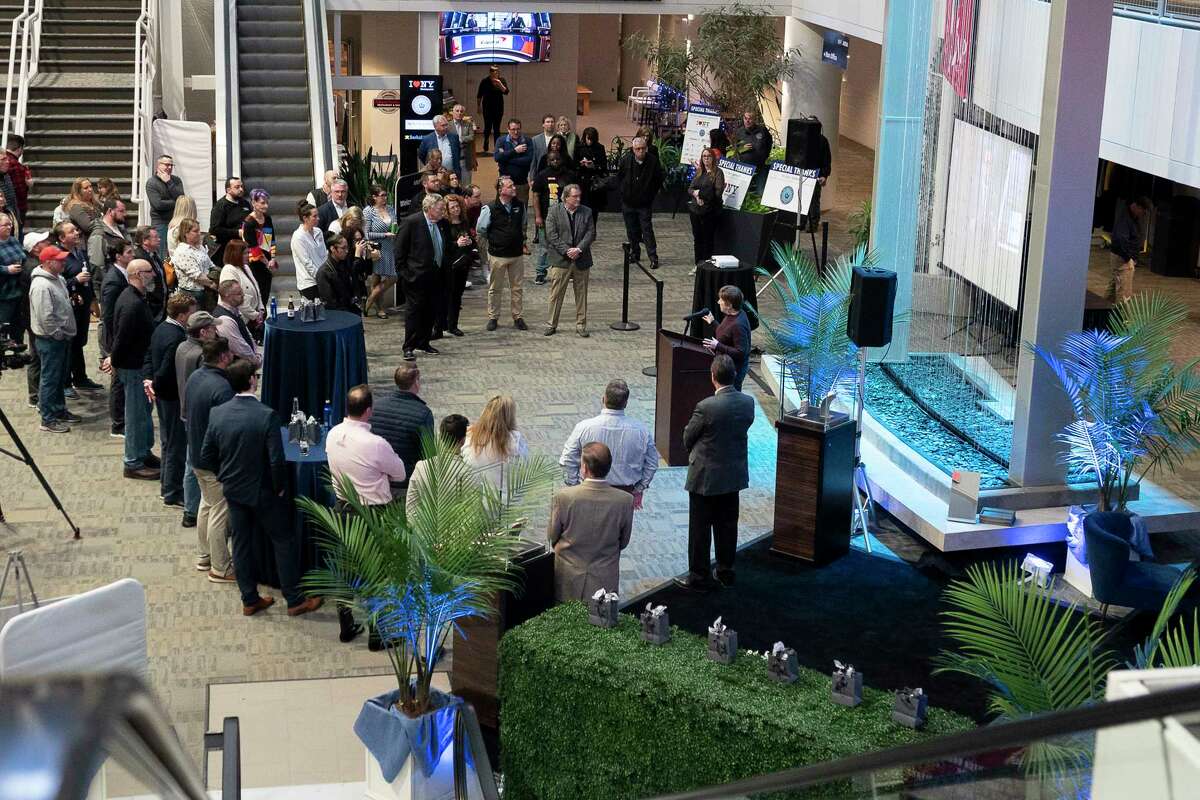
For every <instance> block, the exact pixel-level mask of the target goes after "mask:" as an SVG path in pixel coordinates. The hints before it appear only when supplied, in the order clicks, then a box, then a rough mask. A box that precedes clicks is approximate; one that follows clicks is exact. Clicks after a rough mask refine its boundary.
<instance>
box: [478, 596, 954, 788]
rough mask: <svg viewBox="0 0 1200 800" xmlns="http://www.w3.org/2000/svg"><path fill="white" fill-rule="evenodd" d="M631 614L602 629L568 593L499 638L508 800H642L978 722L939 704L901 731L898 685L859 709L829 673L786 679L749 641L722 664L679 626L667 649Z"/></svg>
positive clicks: (872, 693)
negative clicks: (841, 696)
mask: <svg viewBox="0 0 1200 800" xmlns="http://www.w3.org/2000/svg"><path fill="white" fill-rule="evenodd" d="M620 617H621V621H620V624H619V625H618V626H617V627H616V628H612V629H609V630H604V629H601V628H596V627H593V626H591V625H589V624H588V622H587V610H586V608H585V607H584V606H583V605H582V604H580V603H570V604H566V605H562V606H558V607H556V608H553V609H551V610H550V611H547V612H546V613H544V614H542V615H541V616H539V617H536V618H535V619H532V620H530V621H529V622H527V623H525V624H524V625H521V626H519V627H517V628H514V629H513V630H511V631H509V632H508V634H506V635H505V637H504V639H503V640H502V641H501V644H500V684H499V693H500V723H501V729H500V730H501V733H500V736H501V767H502V769H503V771H504V787H505V793H504V795H505V799H506V800H523V799H524V798H530V800H534V799H535V798H536V800H559V799H560V798H561V800H588V799H589V798H595V800H620V798H631V799H633V798H644V797H650V796H653V795H656V794H662V793H667V792H680V791H686V790H689V789H697V788H701V787H704V786H711V785H714V784H720V783H725V782H728V781H732V780H737V779H740V778H746V777H750V776H752V775H759V774H763V773H768V772H775V771H777V770H780V769H786V768H789V767H797V766H802V765H804V764H810V763H816V762H821V761H828V760H830V759H833V758H839V757H842V756H847V755H851V754H854V753H859V752H863V751H869V750H878V749H882V748H886V747H892V746H895V745H900V744H905V743H908V742H913V741H916V740H918V739H922V738H928V737H932V736H937V735H941V734H947V733H952V732H955V731H960V730H966V729H969V728H971V727H973V726H974V724H973V723H972V722H971V721H970V720H968V719H967V718H965V717H961V716H959V715H956V714H952V713H950V712H948V711H943V710H941V709H936V708H934V709H931V710H930V712H929V720H928V722H927V724H926V726H925V728H924V729H923V730H921V731H913V730H909V729H907V728H902V727H900V726H899V725H896V724H895V723H893V722H892V721H891V710H892V700H893V696H892V694H890V693H888V692H882V691H877V690H874V689H869V688H868V689H864V690H863V702H862V704H861V705H859V706H858V707H857V708H846V707H843V706H839V705H835V704H834V703H832V702H831V701H830V699H829V695H830V676H829V674H828V673H826V674H820V673H818V672H815V671H813V670H809V669H805V668H803V667H802V668H801V670H800V678H799V680H797V681H796V682H795V683H793V684H790V685H784V684H780V683H776V682H775V681H773V680H771V679H770V678H768V677H767V670H766V662H765V661H764V660H763V659H762V658H761V656H755V655H751V654H749V653H748V652H746V651H743V652H742V653H741V654H740V655H739V656H738V659H737V661H735V662H734V664H733V665H731V666H722V665H720V664H717V663H715V662H713V661H710V660H709V659H708V658H706V657H705V651H706V649H707V646H708V645H707V642H706V640H704V639H702V638H701V637H698V636H695V635H693V634H691V633H687V632H685V631H681V630H679V629H678V628H674V629H673V638H672V640H671V642H670V643H668V644H667V645H664V646H662V647H657V646H654V645H650V644H646V643H644V642H642V641H641V639H640V638H639V632H640V627H639V625H638V622H637V620H636V618H635V617H633V616H632V615H629V614H621V615H620ZM788 644H789V646H794V647H797V648H799V647H803V646H804V644H803V642H788ZM832 666H833V665H832V664H831V665H830V668H831V671H832ZM867 678H868V679H869V678H870V676H869V675H868V676H867Z"/></svg>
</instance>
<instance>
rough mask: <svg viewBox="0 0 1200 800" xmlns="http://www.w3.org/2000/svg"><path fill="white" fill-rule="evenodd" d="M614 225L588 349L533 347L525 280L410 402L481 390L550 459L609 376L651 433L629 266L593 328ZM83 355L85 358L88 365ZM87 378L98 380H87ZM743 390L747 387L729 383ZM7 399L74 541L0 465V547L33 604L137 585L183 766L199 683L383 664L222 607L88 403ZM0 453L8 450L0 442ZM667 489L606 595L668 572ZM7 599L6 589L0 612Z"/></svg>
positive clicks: (760, 513)
mask: <svg viewBox="0 0 1200 800" xmlns="http://www.w3.org/2000/svg"><path fill="white" fill-rule="evenodd" d="M656 226H657V229H658V231H659V242H660V245H659V247H660V251H661V253H662V258H663V267H662V269H660V270H659V272H658V273H657V274H658V277H660V278H661V279H662V280H664V281H665V282H666V286H665V297H666V300H665V312H664V314H665V318H666V319H667V320H668V321H669V320H671V319H677V318H680V317H682V316H683V314H685V313H687V312H688V311H690V310H691V309H690V303H691V291H692V288H691V287H692V280H691V278H690V277H689V276H688V271H689V269H690V268H691V265H690V264H688V263H686V262H687V261H688V260H689V256H690V253H691V234H690V230H689V226H688V220H687V218H686V216H679V217H678V218H676V219H674V220H672V219H671V218H670V216H669V215H663V216H661V217H659V218H658V219H656ZM618 231H620V218H619V217H617V216H614V215H611V214H607V215H604V217H603V218H602V220H601V224H600V240H599V242H598V243H597V245H596V248H595V254H596V266H595V268H594V272H593V276H592V281H591V292H590V298H591V303H590V320H589V326H590V328H591V331H592V336H591V338H589V339H579V338H576V337H575V336H574V335H572V333H571V329H570V326H564V327H565V331H564V332H561V333H560V334H559V335H557V336H554V337H552V338H547V337H543V336H542V335H541V326H542V323H543V322H544V321H545V316H546V305H547V303H546V300H547V296H548V287H539V286H533V285H532V284H528V283H527V286H526V291H525V301H526V311H525V317H526V320H527V321H528V322H529V325H530V328H531V330H530V331H529V332H526V333H523V332H520V331H517V330H515V329H514V328H513V327H512V326H511V323H507V324H506V323H504V321H503V320H502V325H501V327H500V329H499V330H498V331H496V332H495V333H490V334H489V333H486V332H485V331H484V323H485V322H486V313H485V308H484V305H485V297H484V291H483V290H482V289H481V288H476V289H472V290H468V292H467V294H466V298H465V303H464V306H465V307H464V311H463V322H462V327H463V329H464V330H465V331H466V332H467V336H466V337H464V338H462V339H448V340H444V341H441V342H439V343H438V345H439V347H440V348H441V350H442V355H440V356H436V357H424V358H422V359H421V361H420V365H421V368H422V379H423V384H424V388H423V395H424V396H425V398H426V399H427V401H428V402H429V404H430V406H431V407H432V409H433V412H434V415H435V416H436V417H437V418H441V417H442V416H443V415H445V414H448V413H451V412H459V413H463V414H466V415H467V416H468V418H471V419H474V418H475V417H476V416H477V415H478V414H479V411H480V410H481V409H482V407H483V404H484V401H485V400H486V398H487V396H488V395H489V394H491V393H493V392H497V391H505V392H510V393H511V394H512V395H513V396H514V397H515V398H516V401H517V407H518V418H519V423H520V427H521V429H522V430H523V431H524V432H525V434H526V436H527V437H528V438H529V440H530V444H531V447H532V449H533V450H534V451H536V452H540V453H545V454H548V455H552V456H555V457H557V455H558V453H559V451H560V448H561V447H562V443H563V440H564V439H565V437H566V436H567V434H568V433H569V432H570V430H571V428H572V426H573V425H574V424H575V422H577V421H578V420H579V419H581V418H583V417H586V416H590V415H592V414H594V413H596V411H597V410H598V408H599V403H600V396H601V393H602V392H603V388H604V384H605V383H606V382H607V381H608V380H609V379H610V378H612V377H616V376H620V377H623V378H625V379H626V380H627V381H629V384H630V387H631V389H632V398H631V400H630V413H632V414H634V415H636V416H637V417H639V418H640V419H642V420H644V421H646V422H647V423H650V422H652V414H653V403H654V395H653V391H654V384H653V380H654V379H653V378H648V377H646V376H644V375H642V372H641V370H642V367H644V366H647V365H650V364H652V363H653V361H654V355H653V353H654V350H653V340H654V335H653V330H654V292H653V287H652V286H651V285H650V282H649V281H648V280H647V279H646V278H645V277H644V276H643V275H642V274H641V273H640V272H638V271H635V273H634V275H633V277H632V290H631V295H632V296H631V299H630V318H631V319H632V320H634V321H636V322H639V323H640V324H641V325H642V328H641V330H639V331H636V332H629V333H624V332H617V331H613V330H611V329H610V328H609V323H611V322H613V321H616V320H617V319H619V318H620V297H621V269H620V256H619V254H620V243H621V237H620V236H619V234H618ZM529 272H530V274H532V270H530V271H529ZM567 304H568V306H569V305H570V300H568V303H567ZM365 324H366V336H367V350H368V359H369V363H370V370H371V382H372V384H373V385H375V386H377V387H384V386H388V385H390V384H391V374H392V371H393V370H394V369H395V367H396V365H397V364H398V363H399V361H400V356H401V342H402V339H403V331H404V323H403V319H402V315H393V317H392V318H391V319H388V320H386V321H382V320H375V319H371V320H368V321H367V322H366V323H365ZM668 324H669V322H668ZM94 347H95V346H94V344H93V345H92V346H91V348H92V349H91V356H90V360H89V361H90V363H95V358H96V353H95V349H94ZM93 377H102V376H99V373H98V372H97V373H94V374H93ZM752 384H753V381H748V382H747V387H751V386H752ZM754 391H756V392H757V387H754ZM25 398H26V391H25V376H24V374H22V373H20V372H17V373H10V374H8V375H6V376H4V379H3V380H2V381H0V407H3V409H4V410H5V411H6V412H7V413H8V415H9V417H10V419H11V420H12V423H13V425H14V427H15V428H16V429H17V431H18V432H19V433H20V435H21V437H22V438H23V440H24V441H25V443H26V445H27V446H28V448H29V450H30V452H31V453H32V454H33V456H34V458H35V459H36V461H37V463H38V465H39V466H40V467H41V469H42V470H43V472H44V473H45V475H46V477H47V479H48V480H49V482H50V484H51V485H52V486H53V487H54V489H55V491H56V492H57V493H58V495H59V497H60V498H61V500H62V502H63V505H64V507H65V508H66V510H67V512H68V513H69V514H70V515H71V517H72V518H73V519H74V520H75V522H76V523H77V524H78V525H79V526H80V527H81V528H82V529H83V538H82V540H81V541H78V542H75V541H71V539H70V532H69V531H68V529H67V527H66V524H65V523H64V522H63V520H62V518H61V516H59V514H58V513H57V511H56V510H55V509H54V507H53V505H52V504H51V502H50V500H49V499H48V498H47V497H46V495H45V494H44V493H43V492H42V490H41V487H40V486H39V485H38V483H37V480H36V479H35V477H34V475H33V474H32V473H31V472H30V470H29V469H27V468H26V467H25V466H23V465H21V464H19V463H17V462H15V461H11V460H9V459H0V503H2V504H3V508H4V513H5V515H6V519H7V525H3V526H0V538H2V546H3V549H5V550H12V549H21V550H23V551H24V553H25V558H26V560H27V562H28V564H29V568H30V571H31V573H32V577H33V580H34V585H35V588H36V589H37V591H38V593H39V595H40V596H42V597H56V596H61V595H65V594H71V593H76V592H79V591H83V590H86V589H89V588H93V587H96V586H99V585H102V584H105V583H108V582H111V581H113V580H116V579H118V578H123V577H133V578H136V579H137V580H139V581H141V582H142V583H143V584H145V586H146V590H147V596H148V602H149V609H148V611H149V647H150V670H151V679H152V683H153V686H154V687H155V689H156V690H157V691H158V692H159V695H160V697H161V698H162V700H163V701H164V703H165V704H166V707H167V710H168V712H169V713H170V715H171V718H172V720H173V721H174V722H175V724H176V727H177V730H178V732H179V735H180V736H181V738H182V740H183V741H184V743H185V744H186V745H187V747H188V749H189V751H190V752H191V753H192V754H193V755H194V756H195V757H196V758H199V756H200V752H201V734H202V733H203V728H204V721H205V720H204V712H205V708H204V697H205V691H204V690H205V686H206V685H208V684H209V683H227V682H234V681H264V680H278V679H296V678H311V677H329V676H341V675H362V674H373V673H382V672H386V671H387V669H388V668H387V664H386V662H385V661H384V660H383V659H382V658H380V657H379V656H378V655H377V654H374V653H370V652H368V651H367V649H366V643H365V642H362V641H360V642H355V643H354V644H352V645H342V644H340V643H338V641H337V624H336V620H335V615H334V613H333V611H332V610H328V609H322V610H321V611H320V612H318V613H316V614H314V615H310V616H309V617H305V618H302V619H289V618H288V617H287V616H286V615H285V614H284V613H283V612H282V609H281V608H279V607H278V606H277V607H276V608H274V609H271V610H270V611H268V612H266V613H264V614H260V615H259V616H256V617H254V618H251V619H248V618H244V617H242V616H241V614H240V613H239V606H240V603H239V599H238V595H237V592H236V588H235V587H231V586H217V585H214V584H211V583H209V582H207V581H206V580H204V579H203V577H202V574H201V573H198V572H197V571H196V570H195V569H194V568H193V566H192V563H193V558H194V554H195V532H194V530H192V529H184V528H181V527H180V526H179V518H180V514H179V511H178V510H177V509H167V508H164V507H163V505H162V501H161V500H160V499H159V498H158V484H157V483H145V482H137V481H130V480H125V479H124V478H122V477H121V453H122V441H121V440H119V439H114V438H111V437H110V436H109V435H108V417H107V411H106V405H105V396H104V393H103V392H96V393H91V394H84V395H83V396H82V397H80V399H78V400H74V401H71V400H69V401H68V407H69V408H70V409H71V410H72V411H74V412H75V413H77V414H80V415H81V416H83V417H84V420H85V421H84V422H83V423H82V424H80V425H76V426H75V427H74V428H73V430H72V431H71V433H69V434H66V435H57V434H48V433H39V432H38V431H37V413H36V411H34V410H33V409H30V408H28V407H27V405H26V403H25ZM762 405H763V407H764V408H766V409H767V410H768V411H769V410H770V409H771V401H770V399H769V398H763V402H762ZM752 435H753V437H754V442H753V444H752V450H753V452H754V457H753V463H752V479H751V480H752V486H751V489H750V490H749V491H747V492H745V493H744V494H743V500H742V531H741V533H742V536H743V538H745V539H749V538H753V537H755V536H758V535H761V534H762V533H763V532H765V531H766V530H767V529H768V527H769V525H770V519H771V496H772V490H773V482H774V446H773V431H772V430H771V427H770V424H769V422H768V419H767V417H766V416H765V415H764V414H763V413H762V411H760V412H759V416H758V419H757V421H756V423H755V426H754V428H753V431H752ZM4 439H7V437H4ZM0 447H5V448H7V449H13V448H12V447H11V446H10V444H9V443H8V442H7V441H3V442H0ZM683 480H684V470H683V469H682V468H672V469H667V468H664V469H662V470H660V472H659V473H658V476H657V477H656V478H655V481H654V483H653V485H652V486H651V489H650V491H649V493H648V494H647V496H646V501H645V510H644V511H642V512H640V513H639V514H638V515H637V518H636V521H635V529H634V536H633V540H632V543H631V544H630V547H629V549H628V550H627V551H626V554H625V556H624V558H623V559H622V575H621V589H622V594H624V595H627V596H628V595H630V594H631V593H637V592H640V591H643V590H646V589H649V588H651V587H653V586H654V585H656V584H658V583H660V582H662V581H663V580H665V579H668V578H670V577H671V576H673V575H675V574H676V573H679V572H681V571H683V570H684V569H685V565H686V555H685V550H686V547H685V545H686V538H687V532H686V526H687V497H686V494H685V493H684V492H683V490H682V485H683ZM544 524H545V521H544V516H543V518H542V519H538V520H534V523H533V530H534V531H540V530H543V529H544ZM12 601H13V600H12V597H11V592H10V597H8V598H3V599H2V600H0V604H3V603H9V602H12Z"/></svg>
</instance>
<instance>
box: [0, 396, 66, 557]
mask: <svg viewBox="0 0 1200 800" xmlns="http://www.w3.org/2000/svg"><path fill="white" fill-rule="evenodd" d="M0 424H3V425H4V429H5V430H6V431H8V435H9V436H10V437H12V440H13V444H15V445H16V446H17V450H19V451H20V452H21V460H23V461H24V462H25V463H26V464H27V465H28V466H29V468H30V469H31V470H33V474H34V476H35V477H36V478H37V479H38V482H39V483H40V484H42V488H43V489H45V490H46V495H47V496H48V497H49V498H50V500H51V502H53V503H54V507H55V508H57V509H58V511H59V513H60V514H62V515H63V519H65V520H66V521H67V525H68V526H69V527H70V528H71V531H72V532H73V533H74V534H75V536H74V538H76V539H78V538H80V537H79V526H78V525H76V524H75V523H74V522H72V521H71V517H70V516H68V515H67V510H66V509H65V508H63V504H62V503H61V502H60V501H59V499H58V495H56V494H55V493H54V489H52V488H51V487H50V484H49V483H48V482H47V481H46V477H45V476H44V475H42V471H41V470H40V469H38V465H37V463H36V462H35V461H34V460H33V456H31V455H30V454H29V451H28V450H26V449H25V442H23V441H21V437H20V436H19V435H17V432H16V430H14V429H13V426H12V423H11V422H9V421H8V415H7V414H5V413H4V409H2V408H0Z"/></svg>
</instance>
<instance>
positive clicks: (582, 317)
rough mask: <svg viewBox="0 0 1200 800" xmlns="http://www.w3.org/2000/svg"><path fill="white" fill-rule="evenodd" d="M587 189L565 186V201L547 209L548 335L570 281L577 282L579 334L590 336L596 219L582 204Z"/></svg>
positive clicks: (575, 185)
mask: <svg viewBox="0 0 1200 800" xmlns="http://www.w3.org/2000/svg"><path fill="white" fill-rule="evenodd" d="M582 197H583V192H582V191H581V190H580V188H579V185H578V184H574V183H570V184H567V185H566V186H564V187H563V190H562V202H559V203H554V204H552V205H551V206H550V208H549V209H548V210H547V212H546V251H547V254H548V255H549V261H550V319H549V321H548V322H547V323H546V331H545V335H546V336H553V335H554V332H555V331H556V330H557V329H558V315H559V312H561V311H562V304H563V298H564V297H566V294H567V283H568V282H570V283H573V284H574V285H575V334H576V335H577V336H580V337H582V338H585V339H586V338H587V336H588V330H587V292H588V274H589V272H590V268H591V266H592V242H594V241H595V240H596V223H595V221H594V220H593V219H592V211H591V209H589V208H587V207H586V206H582V205H580V204H579V201H580V199H581V198H582Z"/></svg>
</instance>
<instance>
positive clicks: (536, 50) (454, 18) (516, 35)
mask: <svg viewBox="0 0 1200 800" xmlns="http://www.w3.org/2000/svg"><path fill="white" fill-rule="evenodd" d="M549 60H550V15H549V14H547V13H535V12H529V13H526V12H517V13H509V12H506V11H487V12H479V11H448V12H445V13H443V14H442V61H444V62H446V63H449V64H527V63H530V62H535V61H549Z"/></svg>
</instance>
